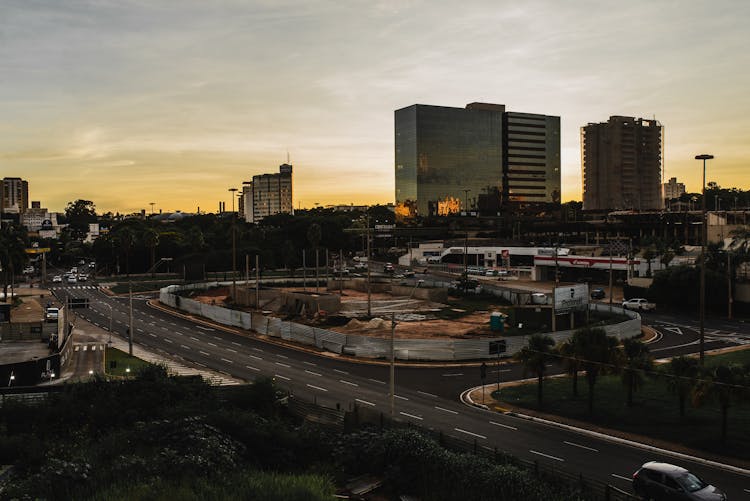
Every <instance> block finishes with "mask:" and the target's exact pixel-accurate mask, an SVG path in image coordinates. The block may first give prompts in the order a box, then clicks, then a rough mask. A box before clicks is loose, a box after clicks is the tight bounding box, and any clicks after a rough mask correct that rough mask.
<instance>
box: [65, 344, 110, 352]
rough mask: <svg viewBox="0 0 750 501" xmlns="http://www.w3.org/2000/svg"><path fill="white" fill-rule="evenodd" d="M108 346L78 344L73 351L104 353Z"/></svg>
mask: <svg viewBox="0 0 750 501" xmlns="http://www.w3.org/2000/svg"><path fill="white" fill-rule="evenodd" d="M105 349H107V345H106V344H104V343H89V344H76V345H74V346H73V351H104V350H105Z"/></svg>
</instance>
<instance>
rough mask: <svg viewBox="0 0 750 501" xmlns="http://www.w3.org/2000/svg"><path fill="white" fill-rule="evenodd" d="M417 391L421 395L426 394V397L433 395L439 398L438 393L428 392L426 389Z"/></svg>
mask: <svg viewBox="0 0 750 501" xmlns="http://www.w3.org/2000/svg"><path fill="white" fill-rule="evenodd" d="M417 393H419V394H420V395H424V396H426V397H432V398H437V397H438V396H437V395H434V394H432V393H427V392H426V391H420V390H417Z"/></svg>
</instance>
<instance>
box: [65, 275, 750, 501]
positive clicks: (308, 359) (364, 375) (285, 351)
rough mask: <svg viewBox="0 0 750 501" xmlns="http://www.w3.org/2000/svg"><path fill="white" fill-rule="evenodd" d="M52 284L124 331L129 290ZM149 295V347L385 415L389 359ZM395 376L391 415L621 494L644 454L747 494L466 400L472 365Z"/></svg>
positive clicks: (672, 335)
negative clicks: (215, 319) (315, 347)
mask: <svg viewBox="0 0 750 501" xmlns="http://www.w3.org/2000/svg"><path fill="white" fill-rule="evenodd" d="M53 292H54V294H55V295H56V296H57V297H58V299H60V300H61V301H64V300H65V298H66V297H67V296H72V297H87V298H89V301H90V308H88V309H80V310H75V311H76V314H77V315H81V316H82V317H84V318H86V319H87V320H88V321H90V322H92V323H94V324H95V325H97V326H99V327H101V328H103V329H108V328H109V325H110V322H111V323H112V326H113V334H114V335H117V336H121V337H125V332H126V329H127V327H128V321H129V320H128V298H127V297H114V298H113V297H110V296H108V295H106V294H104V293H102V292H101V291H99V290H98V289H97V288H96V287H95V286H93V285H70V286H68V285H63V286H61V287H57V288H53ZM148 299H149V296H147V295H135V296H134V298H133V319H134V326H135V328H134V342H135V343H137V344H139V345H141V346H143V347H145V348H147V349H149V350H152V351H156V352H159V353H161V354H163V355H166V356H169V357H171V358H174V359H176V360H178V361H180V362H181V363H183V364H193V365H196V366H199V367H205V368H210V369H213V370H217V371H220V372H224V373H226V374H229V375H232V376H234V377H237V378H241V379H244V380H247V381H252V380H254V379H255V378H256V377H258V376H260V375H264V376H271V377H274V378H275V379H276V382H277V384H279V385H280V386H281V387H284V388H287V389H289V390H291V391H293V392H294V393H295V394H296V395H300V396H302V397H304V398H308V399H312V398H315V399H316V400H317V401H318V402H319V403H321V404H324V405H328V406H334V405H335V404H337V403H339V404H341V405H342V407H345V408H346V407H348V406H350V405H352V404H353V403H355V402H356V405H359V406H362V407H366V408H369V409H371V410H374V411H379V412H382V413H384V414H386V415H387V414H389V413H390V399H389V385H388V381H389V368H388V366H387V365H374V364H365V363H356V362H351V361H346V360H342V359H339V358H337V357H335V356H326V355H320V354H317V353H311V352H309V351H307V350H297V349H293V348H288V347H284V346H279V345H275V344H271V343H267V342H264V341H260V340H257V339H255V338H251V337H249V336H245V335H241V334H237V333H233V332H227V331H226V330H224V329H221V328H219V327H216V326H212V325H209V324H206V323H203V322H200V321H193V320H189V319H186V318H182V317H178V316H173V315H171V314H169V313H167V312H163V311H161V310H159V309H155V308H153V307H150V306H149V305H148V304H147V300H148ZM110 307H111V308H110ZM645 317H646V321H647V322H649V323H652V324H654V325H655V326H656V328H657V330H658V331H659V333H660V334H661V338H660V339H658V340H657V341H656V342H654V343H653V345H652V351H656V350H658V351H656V353H657V356H660V357H661V356H663V357H666V356H671V355H673V354H679V353H683V352H685V353H687V352H695V351H696V350H697V345H696V344H695V342H696V340H697V333H696V332H695V327H694V325H693V324H692V321H689V320H686V319H685V318H683V317H669V316H665V315H656V314H653V315H652V314H647V315H645ZM744 327H745V326H744V324H739V323H737V324H735V323H729V324H724V323H722V322H718V321H712V322H710V332H711V334H710V339H709V335H708V330H707V337H706V340H707V343H706V347H707V349H708V348H715V347H719V346H730V345H735V344H740V343H744V342H746V341H750V336H748V335H747V334H746V329H744ZM677 329H679V332H678V331H677ZM707 329H708V328H707ZM497 369H498V367H493V366H492V364H490V367H489V371H488V372H489V374H488V381H487V382H488V383H489V382H494V380H495V379H494V378H496V376H497V374H496V373H493V372H492V371H493V370H497ZM499 370H501V371H508V372H501V373H500V376H501V378H502V379H503V380H512V379H518V378H520V377H521V371H520V369H519V368H518V367H517V366H516V365H515V364H507V365H500V366H499ZM395 381H396V391H395V395H396V398H395V407H394V410H395V412H394V415H395V418H396V419H398V420H401V421H405V422H413V423H415V424H418V425H420V426H423V427H426V428H431V429H435V430H441V431H442V432H443V433H444V434H446V435H449V436H453V437H456V438H459V439H463V440H465V441H470V442H471V441H476V444H477V446H478V447H487V448H489V449H494V448H496V449H497V450H498V451H504V452H507V453H510V454H512V455H514V456H517V457H520V458H523V459H526V460H532V461H533V460H535V461H539V462H541V463H549V464H551V465H553V466H554V468H555V469H563V470H566V471H568V472H570V473H574V474H578V473H581V474H583V475H584V476H585V477H588V478H596V479H598V480H600V481H603V482H607V483H610V484H612V485H615V486H617V487H619V488H621V489H623V490H625V491H628V492H630V491H631V479H632V474H633V472H634V471H636V470H637V469H638V468H639V467H640V465H641V464H643V463H644V462H646V461H651V460H658V461H665V462H671V463H677V464H680V465H682V466H685V467H687V468H688V469H690V470H691V471H694V472H696V473H697V474H699V475H700V476H702V477H703V478H705V479H706V480H707V481H709V482H710V483H712V484H714V485H716V486H719V487H720V488H722V489H723V490H724V491H726V492H727V493H728V495H729V499H732V500H734V499H750V475H749V474H748V472H744V471H737V470H733V469H732V468H731V467H729V466H726V465H716V464H709V463H706V462H704V461H699V460H697V459H691V458H687V457H680V458H676V457H675V456H673V455H670V454H664V453H662V452H659V451H653V450H645V449H643V448H639V447H634V446H631V445H627V444H623V443H620V442H619V441H616V440H611V439H604V438H599V437H595V436H592V435H590V434H586V433H579V432H576V431H569V430H565V429H561V428H559V427H557V426H552V425H547V424H542V423H538V422H534V421H530V420H526V419H522V418H518V417H512V416H507V415H503V414H498V413H495V412H490V411H485V410H482V409H478V408H475V407H469V406H466V405H464V404H462V403H461V402H460V401H459V398H458V397H459V395H460V393H461V392H462V391H463V390H465V389H467V388H468V387H471V386H476V385H478V384H479V382H480V381H479V369H478V367H476V366H474V367H472V366H454V367H445V366H443V367H421V368H418V367H397V369H396V376H395Z"/></svg>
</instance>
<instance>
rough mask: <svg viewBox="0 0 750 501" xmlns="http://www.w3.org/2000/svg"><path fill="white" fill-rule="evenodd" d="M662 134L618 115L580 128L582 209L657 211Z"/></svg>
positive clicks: (653, 124) (654, 125)
mask: <svg viewBox="0 0 750 501" xmlns="http://www.w3.org/2000/svg"><path fill="white" fill-rule="evenodd" d="M662 132H663V127H662V125H661V124H660V123H659V122H658V121H656V120H646V119H642V118H633V117H622V116H612V117H610V118H609V121H607V122H604V123H590V124H588V125H585V126H584V127H581V163H582V167H583V208H584V210H655V209H661V208H662V207H663V198H662V195H661V167H662V157H661V149H662Z"/></svg>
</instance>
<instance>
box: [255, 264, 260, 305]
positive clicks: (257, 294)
mask: <svg viewBox="0 0 750 501" xmlns="http://www.w3.org/2000/svg"><path fill="white" fill-rule="evenodd" d="M255 309H256V310H259V309H260V256H259V255H258V254H256V255H255Z"/></svg>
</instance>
